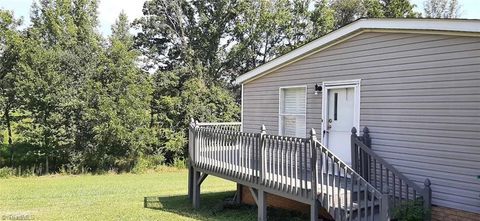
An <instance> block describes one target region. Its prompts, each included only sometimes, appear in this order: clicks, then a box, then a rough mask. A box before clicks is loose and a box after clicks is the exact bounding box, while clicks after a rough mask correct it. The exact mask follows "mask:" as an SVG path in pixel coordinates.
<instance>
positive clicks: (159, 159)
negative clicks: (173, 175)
mask: <svg viewBox="0 0 480 221" xmlns="http://www.w3.org/2000/svg"><path fill="white" fill-rule="evenodd" d="M164 163H165V157H164V156H163V155H161V154H155V155H149V156H143V157H140V158H139V159H138V160H137V162H136V163H135V166H134V167H133V169H132V171H131V172H132V173H136V174H140V173H145V172H146V171H147V170H154V169H155V168H156V167H157V166H159V165H163V164H164Z"/></svg>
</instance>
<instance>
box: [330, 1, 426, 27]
mask: <svg viewBox="0 0 480 221" xmlns="http://www.w3.org/2000/svg"><path fill="white" fill-rule="evenodd" d="M414 7H415V5H413V4H411V3H410V1H409V0H332V1H331V8H332V9H333V10H334V11H335V20H336V27H337V28H340V27H343V26H345V25H347V24H349V23H351V22H353V21H355V20H356V19H359V18H361V17H369V18H381V17H386V18H413V17H419V16H420V14H418V13H416V12H414V11H413V8H414Z"/></svg>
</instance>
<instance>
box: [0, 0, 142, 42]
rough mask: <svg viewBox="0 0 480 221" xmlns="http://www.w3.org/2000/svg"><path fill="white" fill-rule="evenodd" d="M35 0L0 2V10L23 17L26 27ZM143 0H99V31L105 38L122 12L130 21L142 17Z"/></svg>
mask: <svg viewBox="0 0 480 221" xmlns="http://www.w3.org/2000/svg"><path fill="white" fill-rule="evenodd" d="M34 1H35V0H0V8H3V9H8V10H11V11H13V12H14V14H15V16H16V17H20V16H21V17H23V19H24V23H26V24H25V25H28V22H29V18H30V8H31V5H32V3H33V2H34ZM144 2H145V0H100V4H99V6H98V12H99V16H98V19H99V21H100V29H99V31H100V32H101V33H102V34H103V35H104V36H107V35H109V34H110V33H111V30H110V28H111V26H112V24H114V23H115V20H116V19H117V18H118V15H119V14H120V12H121V11H122V10H123V11H124V12H125V13H126V14H127V15H128V18H129V20H130V21H132V20H133V19H135V18H139V17H141V16H142V8H143V3H144Z"/></svg>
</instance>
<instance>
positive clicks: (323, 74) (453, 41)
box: [243, 32, 480, 213]
mask: <svg viewBox="0 0 480 221" xmlns="http://www.w3.org/2000/svg"><path fill="white" fill-rule="evenodd" d="M352 79H361V101H360V108H361V110H360V124H361V127H362V128H363V127H364V126H368V127H369V128H370V131H371V136H372V148H373V149H374V150H375V151H376V152H377V153H378V154H379V155H381V156H383V157H384V158H385V159H386V160H387V161H388V162H390V163H391V164H393V165H394V166H395V167H396V168H398V169H399V170H400V171H402V172H403V173H405V175H406V176H407V177H409V178H411V179H412V180H414V181H416V182H418V183H419V184H421V185H423V181H424V180H425V178H427V177H428V178H430V179H431V181H432V189H433V204H436V205H439V206H446V207H452V208H456V209H462V210H467V211H471V212H477V213H480V180H479V179H477V176H478V175H480V38H476V37H459V36H448V35H427V34H400V33H380V32H378V33H372V32H370V33H364V34H360V35H358V36H355V37H353V38H351V39H349V40H347V41H345V42H342V43H340V44H337V45H335V46H332V47H330V48H328V49H326V50H323V51H320V52H318V53H315V54H313V55H310V56H308V57H306V58H304V59H301V60H300V61H297V62H295V63H292V64H289V65H287V66H285V67H283V68H281V69H278V70H276V71H274V72H272V73H270V74H267V75H265V76H262V77H259V78H257V79H255V80H253V81H250V82H247V83H245V84H244V86H243V89H244V91H243V96H244V97H243V110H244V112H243V127H244V131H247V132H259V131H260V127H261V125H262V124H265V126H266V127H267V132H269V133H272V134H277V133H278V119H279V118H278V110H279V108H278V105H279V104H278V101H279V97H278V96H279V88H280V87H285V86H294V85H307V133H308V131H309V128H312V127H313V128H315V129H317V130H318V133H319V136H321V131H320V127H321V104H322V101H321V97H322V96H321V95H320V94H319V95H314V86H315V83H321V82H323V81H336V80H352ZM347 148H349V147H347Z"/></svg>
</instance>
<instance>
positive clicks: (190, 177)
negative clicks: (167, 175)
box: [188, 163, 194, 201]
mask: <svg viewBox="0 0 480 221" xmlns="http://www.w3.org/2000/svg"><path fill="white" fill-rule="evenodd" d="M193 173H194V169H193V166H191V163H190V165H189V166H188V199H189V200H190V201H192V200H193Z"/></svg>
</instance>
